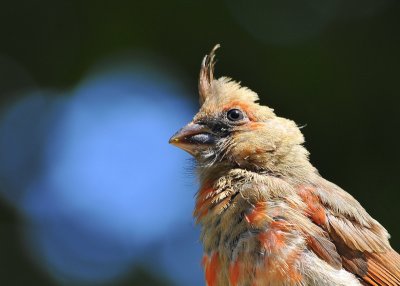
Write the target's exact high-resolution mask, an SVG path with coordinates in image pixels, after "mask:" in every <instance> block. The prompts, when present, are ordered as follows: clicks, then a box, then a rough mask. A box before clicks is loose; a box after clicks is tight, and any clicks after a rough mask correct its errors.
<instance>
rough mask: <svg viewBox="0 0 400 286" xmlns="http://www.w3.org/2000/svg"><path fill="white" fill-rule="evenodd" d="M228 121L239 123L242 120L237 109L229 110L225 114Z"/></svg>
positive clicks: (242, 116) (241, 114)
mask: <svg viewBox="0 0 400 286" xmlns="http://www.w3.org/2000/svg"><path fill="white" fill-rule="evenodd" d="M226 116H227V117H228V119H229V120H230V121H239V120H242V119H243V118H244V115H243V112H242V111H241V110H239V109H231V110H229V111H228V113H227V114H226Z"/></svg>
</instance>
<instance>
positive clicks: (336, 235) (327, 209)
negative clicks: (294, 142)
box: [298, 178, 400, 286]
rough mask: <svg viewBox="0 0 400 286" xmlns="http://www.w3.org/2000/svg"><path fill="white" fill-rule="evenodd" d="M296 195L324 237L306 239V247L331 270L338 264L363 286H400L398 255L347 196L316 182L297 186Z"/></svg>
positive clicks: (381, 230)
mask: <svg viewBox="0 0 400 286" xmlns="http://www.w3.org/2000/svg"><path fill="white" fill-rule="evenodd" d="M298 194H299V195H300V197H301V198H302V199H303V201H304V202H305V203H306V205H307V209H308V211H307V212H308V216H309V217H310V219H311V220H312V221H313V222H314V223H315V224H317V225H319V226H320V227H321V228H322V229H324V230H325V232H326V233H327V234H328V236H329V239H326V238H324V237H318V236H311V237H309V238H308V245H309V247H310V248H311V249H312V250H313V251H314V252H315V253H316V254H317V255H318V256H319V257H320V258H321V259H324V260H325V261H326V262H328V263H329V264H330V265H332V266H334V267H338V266H339V265H340V260H341V264H342V265H343V267H344V268H345V269H346V270H347V271H350V272H352V273H354V274H356V275H357V276H358V277H360V278H361V279H362V281H363V283H364V284H365V285H387V286H389V285H390V286H392V285H400V255H399V254H398V253H397V252H396V251H394V250H393V249H392V248H391V246H390V244H389V241H388V239H389V234H388V233H387V231H386V229H385V228H384V227H382V226H381V225H380V224H379V223H378V222H377V221H376V220H374V219H373V218H372V217H371V216H370V215H369V214H368V213H367V212H366V211H365V210H364V209H363V208H362V206H361V205H360V204H359V203H358V202H357V200H355V199H354V198H353V197H352V196H351V195H350V194H348V193H346V192H345V191H344V190H342V189H341V188H339V187H338V186H336V185H334V184H332V183H330V182H328V181H326V180H324V179H322V178H321V179H320V181H318V183H317V184H315V185H310V186H300V187H299V188H298Z"/></svg>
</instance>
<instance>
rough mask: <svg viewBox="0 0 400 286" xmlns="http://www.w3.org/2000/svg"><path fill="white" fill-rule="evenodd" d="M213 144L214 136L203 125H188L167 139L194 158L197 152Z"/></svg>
mask: <svg viewBox="0 0 400 286" xmlns="http://www.w3.org/2000/svg"><path fill="white" fill-rule="evenodd" d="M214 142H215V135H214V134H212V133H211V131H210V129H209V128H208V127H207V126H205V125H200V124H197V123H193V122H191V123H189V124H188V125H186V126H185V127H183V128H182V129H181V130H179V131H178V132H176V133H175V135H174V136H172V137H171V139H169V143H170V144H172V145H175V146H176V147H179V148H181V149H183V150H185V151H186V152H188V153H189V154H191V155H193V156H196V155H197V154H199V151H201V150H202V149H204V148H205V147H207V146H208V145H210V144H213V143H214Z"/></svg>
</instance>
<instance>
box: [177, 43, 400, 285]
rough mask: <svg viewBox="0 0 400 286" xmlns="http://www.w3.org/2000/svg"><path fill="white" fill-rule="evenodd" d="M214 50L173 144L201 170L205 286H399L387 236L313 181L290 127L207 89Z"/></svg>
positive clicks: (231, 90) (233, 94)
mask: <svg viewBox="0 0 400 286" xmlns="http://www.w3.org/2000/svg"><path fill="white" fill-rule="evenodd" d="M217 47H218V46H217ZM217 47H215V48H214V49H213V50H212V51H211V53H210V55H208V56H206V57H205V59H204V61H203V63H202V67H201V71H200V80H199V93H200V105H201V108H200V111H199V112H198V113H197V114H196V115H195V117H194V118H193V120H192V122H191V123H189V124H188V125H187V126H185V127H184V128H182V129H181V130H180V131H179V132H178V133H177V134H175V135H174V136H173V137H172V138H171V140H170V142H171V143H172V144H174V145H176V146H178V147H180V148H182V149H184V150H186V151H187V152H189V153H190V154H192V155H193V156H194V157H195V158H196V160H197V163H198V174H199V179H200V189H199V192H198V193H197V196H196V204H195V210H194V217H195V219H196V221H197V222H198V223H199V224H200V225H201V227H202V233H201V241H202V243H203V245H204V258H203V261H202V264H203V267H204V271H205V278H206V283H207V285H208V286H228V285H230V286H266V285H400V256H399V254H398V253H396V252H395V251H394V250H393V249H392V248H391V246H390V244H389V241H388V239H389V234H388V233H387V231H386V230H385V228H383V227H382V226H381V225H380V224H379V223H378V222H377V221H376V220H374V219H373V218H372V217H371V216H370V215H369V214H368V213H367V212H366V211H365V210H364V208H363V207H362V206H361V205H360V204H359V203H358V202H357V201H356V200H355V199H354V198H353V197H352V196H351V195H350V194H348V193H347V192H345V191H344V190H342V189H341V188H340V187H338V186H336V185H334V184H333V183H331V182H328V181H327V180H325V179H323V178H322V177H321V176H320V175H319V174H318V172H317V170H316V169H315V168H314V167H313V166H312V165H311V163H310V162H309V159H308V151H307V150H306V149H305V148H304V147H303V145H302V144H303V142H304V138H303V135H302V133H301V132H300V130H299V128H298V127H297V126H296V124H295V123H294V122H293V121H291V120H288V119H285V118H282V117H278V116H276V115H275V113H274V111H273V110H272V109H270V108H268V107H266V106H261V105H259V104H258V103H257V102H256V101H257V100H258V96H257V94H256V93H255V92H253V91H251V90H250V89H248V88H245V87H242V86H240V85H239V84H238V83H236V82H234V81H232V80H231V79H229V78H225V77H222V78H219V79H214V77H213V66H214V52H215V50H216V48H217Z"/></svg>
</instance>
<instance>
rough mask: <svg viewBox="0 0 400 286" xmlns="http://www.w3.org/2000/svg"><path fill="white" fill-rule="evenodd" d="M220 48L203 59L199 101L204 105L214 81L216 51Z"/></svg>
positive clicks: (216, 46) (215, 47)
mask: <svg viewBox="0 0 400 286" xmlns="http://www.w3.org/2000/svg"><path fill="white" fill-rule="evenodd" d="M219 47H220V45H219V44H217V45H215V46H214V48H213V49H212V50H211V52H210V53H209V54H208V55H206V56H205V57H204V58H203V61H202V62H201V68H200V76H199V101H200V106H201V105H203V103H204V101H205V100H206V97H207V96H208V94H209V91H210V87H211V83H212V81H213V80H214V65H215V60H214V59H215V51H216V50H217V49H218V48H219Z"/></svg>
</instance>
